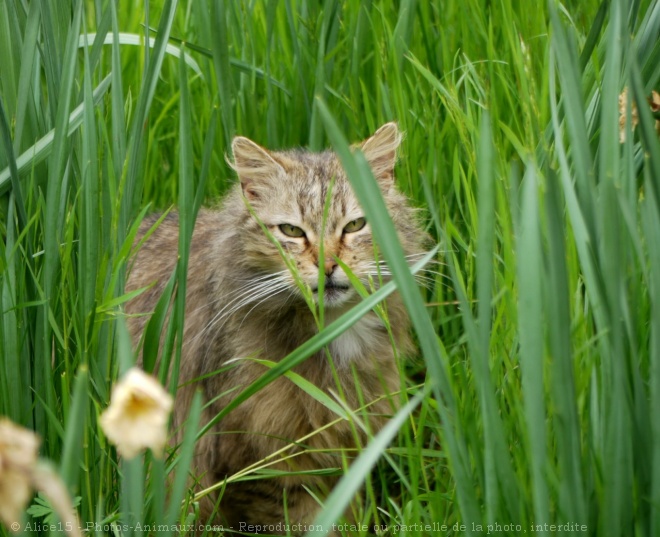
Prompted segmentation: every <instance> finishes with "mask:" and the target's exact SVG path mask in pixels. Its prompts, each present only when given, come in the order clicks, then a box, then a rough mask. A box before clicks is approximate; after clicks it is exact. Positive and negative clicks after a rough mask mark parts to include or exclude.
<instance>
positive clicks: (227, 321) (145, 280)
mask: <svg viewBox="0 0 660 537" xmlns="http://www.w3.org/2000/svg"><path fill="white" fill-rule="evenodd" d="M400 142H401V133H400V132H399V129H398V127H397V125H396V124H395V123H388V124H386V125H384V126H382V127H381V128H380V129H378V131H377V132H376V133H375V134H374V135H373V136H371V137H370V138H369V139H367V140H366V141H364V142H363V143H361V144H360V145H359V147H360V149H361V150H362V151H363V153H364V155H365V157H366V159H367V161H368V162H369V164H370V166H371V168H372V171H373V173H374V176H375V177H376V179H377V181H378V183H379V185H380V188H381V191H382V194H383V196H384V199H385V202H386V204H387V207H388V209H389V212H390V215H391V216H392V219H393V221H394V223H395V225H396V229H397V232H398V235H399V240H400V241H401V243H402V245H403V247H404V250H405V253H406V255H407V256H408V259H410V260H411V261H413V260H416V259H418V258H419V257H420V256H421V255H422V254H423V252H424V242H425V239H424V238H425V234H424V232H423V231H422V229H421V228H420V224H419V221H418V217H417V211H416V210H415V209H414V208H413V207H412V206H411V205H410V203H409V202H408V200H407V198H406V197H405V196H404V195H403V194H401V193H400V192H399V191H398V190H397V188H396V186H395V183H394V181H395V179H394V165H395V162H396V155H397V148H398V146H399V144H400ZM232 150H233V161H232V162H231V166H232V167H233V169H234V170H235V171H236V174H237V175H238V178H239V181H238V183H237V184H236V185H235V186H234V187H233V189H232V190H231V191H230V192H229V194H228V195H227V196H226V197H225V199H224V201H223V202H222V204H221V205H220V207H219V208H217V209H214V210H207V209H203V210H201V211H200V213H199V215H198V218H197V221H196V224H195V229H194V233H193V239H192V243H191V246H190V260H189V265H188V282H187V296H186V317H185V329H184V337H183V351H182V357H181V365H180V376H179V381H180V384H181V385H183V387H182V388H180V389H179V391H178V394H177V403H176V405H175V413H174V426H175V427H178V426H179V425H180V424H181V423H182V422H183V421H184V420H185V419H186V417H187V415H188V412H189V407H190V403H191V399H192V395H193V393H194V390H195V389H201V390H202V392H203V395H204V397H205V399H206V401H210V404H209V405H208V406H207V408H206V409H205V411H204V414H203V422H204V423H206V422H208V421H209V420H210V419H211V418H213V416H215V415H216V414H217V413H218V412H219V410H220V409H222V408H223V407H224V406H225V405H226V404H227V403H228V402H229V401H231V400H232V398H233V397H234V396H235V395H236V394H237V393H240V391H241V390H242V389H243V388H245V387H246V386H248V385H249V384H250V383H251V382H253V381H254V380H255V379H257V378H258V377H260V376H261V375H263V374H264V373H265V372H266V371H267V367H266V366H264V365H262V364H259V363H257V362H256V361H255V360H254V358H262V359H267V360H270V361H274V362H277V361H279V360H281V359H282V358H284V357H285V356H287V355H288V354H289V353H290V352H292V351H293V350H294V349H296V348H297V347H298V346H300V345H301V344H302V343H304V342H305V341H307V340H308V339H310V338H311V337H312V336H314V335H315V334H316V333H317V332H318V330H319V329H318V326H317V323H316V321H315V318H314V315H313V314H312V311H311V309H310V305H309V304H308V302H307V301H306V300H305V296H304V294H305V292H304V291H303V290H301V288H300V282H302V284H303V285H306V286H308V291H307V292H308V293H311V295H312V297H313V301H314V302H315V303H318V289H317V288H318V285H319V284H318V281H319V274H320V271H323V273H324V275H325V291H324V297H323V298H324V300H323V303H324V312H325V318H326V324H327V323H329V322H331V321H332V320H334V319H336V318H337V317H338V316H339V315H341V314H342V313H344V312H346V311H347V310H348V309H350V308H351V307H352V306H354V305H355V304H356V303H358V302H359V301H360V297H359V295H358V293H357V292H356V290H355V289H354V288H353V286H352V285H351V284H350V282H349V279H348V276H347V275H346V273H345V272H344V270H343V269H342V267H341V266H340V264H339V263H338V262H337V259H340V260H341V261H342V262H343V263H344V264H345V265H347V266H348V267H349V268H350V270H351V271H352V272H353V273H354V274H355V275H356V276H357V277H358V278H359V279H360V280H361V281H362V282H363V283H364V284H365V285H366V286H367V287H369V285H370V282H372V283H373V281H374V280H375V281H376V285H377V282H378V281H379V278H382V279H384V280H387V279H388V270H387V267H386V266H385V265H384V264H382V263H381V262H380V261H379V260H378V259H377V257H376V254H375V252H376V249H375V247H374V242H373V238H372V234H371V230H370V226H369V222H367V221H366V219H365V217H364V213H363V211H362V209H361V207H360V204H359V203H358V200H357V198H356V196H355V195H354V193H353V190H352V188H351V186H350V183H349V182H348V179H347V178H346V174H345V172H344V171H343V169H342V167H341V164H340V162H339V159H338V157H337V156H336V155H335V154H334V153H333V152H332V151H324V152H321V153H312V152H308V151H304V150H291V151H268V150H266V149H264V148H262V147H260V146H258V145H257V144H255V143H254V142H252V141H250V140H249V139H247V138H244V137H236V138H235V139H234V140H233V143H232ZM333 179H334V182H333V187H332V190H331V192H330V196H329V199H330V202H329V206H328V207H327V214H326V217H325V221H324V206H325V205H326V198H327V197H328V188H329V185H330V184H331V180H333ZM155 221H156V217H153V218H152V219H147V221H146V222H144V223H143V225H142V233H143V234H144V232H145V231H146V230H147V229H148V228H149V227H150V226H151V225H153V224H154V222H155ZM324 222H325V223H324ZM262 226H265V228H266V229H268V231H269V232H270V234H271V237H268V236H267V234H266V233H264V230H263V228H262ZM274 240H275V241H277V242H278V243H279V245H280V246H281V249H282V250H283V251H284V253H285V255H286V256H287V257H288V258H289V259H290V261H291V263H292V265H295V270H294V271H292V270H290V269H289V268H288V267H287V264H286V263H285V261H284V259H283V257H282V254H281V252H280V250H279V249H278V248H277V246H276V244H275V243H274ZM321 241H323V244H324V248H323V250H324V256H323V259H320V256H319V246H320V243H321ZM177 248H178V218H177V215H176V214H169V215H168V216H167V217H166V218H165V219H164V220H163V222H162V223H161V224H160V225H159V227H158V228H157V229H156V230H155V232H154V233H153V235H151V236H150V237H149V238H148V240H147V241H146V242H145V243H144V245H143V247H142V248H141V249H140V251H139V253H138V255H137V258H136V260H135V262H134V264H133V267H132V270H131V271H130V275H129V278H128V283H127V289H128V290H129V291H130V290H134V289H138V288H141V287H145V286H148V285H150V284H153V285H152V287H150V288H149V289H148V290H146V291H145V292H143V293H142V294H140V295H139V296H138V297H137V298H135V299H134V300H133V301H132V302H131V303H130V304H129V305H128V307H127V311H128V312H129V313H131V314H137V313H148V312H151V311H153V310H154V308H155V306H156V303H157V301H158V299H159V297H160V296H161V294H162V292H163V289H164V287H165V285H166V283H167V281H168V279H169V277H170V275H171V273H172V271H173V270H174V268H175V265H176V261H177ZM292 272H297V274H298V278H299V283H296V278H295V277H294V275H293V274H292ZM154 282H155V283H154ZM386 311H387V318H388V319H389V325H390V327H391V333H388V330H387V329H386V327H385V325H384V323H383V321H382V320H381V318H379V317H378V315H377V314H376V313H374V312H371V313H369V314H367V315H366V316H364V317H363V318H362V319H361V320H360V321H358V322H357V323H356V325H355V326H353V327H352V328H350V329H349V330H347V331H346V332H344V333H343V334H342V335H341V336H339V337H338V338H337V339H336V340H334V341H333V342H332V343H330V344H329V346H328V348H327V349H325V350H324V351H321V352H318V353H316V354H315V355H313V356H310V357H309V358H308V359H307V360H306V361H304V362H303V363H302V364H300V365H299V366H297V367H296V368H295V369H294V372H295V373H297V374H298V375H300V376H302V377H303V378H304V379H306V380H307V381H309V382H311V383H312V384H314V385H315V386H316V387H318V388H319V389H321V390H323V391H324V392H326V393H327V394H329V395H330V396H331V397H333V398H334V397H335V394H337V393H341V398H342V401H344V403H343V404H345V405H346V407H348V408H349V409H352V410H357V409H359V408H361V407H363V406H366V405H368V406H367V413H368V418H367V420H366V421H367V422H368V423H367V426H368V428H369V430H371V431H372V432H374V433H375V432H376V431H378V429H379V428H381V427H382V425H383V424H384V422H385V421H386V419H387V416H388V415H391V414H392V412H393V410H394V408H395V400H396V396H395V395H394V396H392V394H395V393H396V392H397V391H398V390H399V389H400V374H399V371H398V367H397V364H396V359H395V358H396V354H401V355H405V354H406V353H409V352H410V351H411V341H410V338H409V322H408V316H407V314H406V311H405V309H404V307H403V304H402V302H401V300H400V298H399V296H398V295H397V294H393V295H390V297H389V298H388V299H387V300H386ZM146 320H147V316H144V315H132V316H130V319H129V325H130V329H131V332H132V335H133V338H134V341H136V342H137V341H139V338H140V335H141V333H142V331H143V329H144V326H145V323H146ZM395 349H397V350H396V351H395ZM326 351H327V352H326ZM227 364H230V365H231V367H228V368H227V369H226V370H224V369H223V371H221V372H220V373H217V374H212V375H209V373H212V372H216V371H218V370H219V369H221V368H222V367H223V366H226V365H227ZM199 378H201V379H202V380H199V381H198V382H195V383H191V382H190V381H192V380H194V379H199ZM186 383H188V384H186ZM357 415H358V416H360V419H364V413H363V412H358V413H357ZM337 418H338V417H337V415H336V414H335V413H333V412H332V411H331V410H329V409H328V408H327V407H326V406H324V405H322V404H321V403H319V402H318V401H317V400H316V399H314V398H312V397H311V396H310V395H308V394H307V393H306V392H305V391H304V390H302V389H300V388H299V387H298V386H297V385H296V384H294V383H293V382H292V381H291V380H290V379H288V378H285V377H280V378H279V379H277V380H276V381H274V382H272V383H271V384H269V385H267V386H266V387H265V388H264V389H262V390H261V391H259V392H258V393H257V394H256V395H254V396H252V397H251V398H250V399H248V400H247V401H245V402H244V403H242V404H241V405H240V406H238V407H237V408H236V409H234V410H233V411H231V412H230V413H229V414H228V415H227V416H226V417H225V418H224V419H222V420H221V421H220V423H219V424H218V425H217V426H216V427H215V428H214V429H213V431H212V432H210V433H209V434H206V435H205V436H204V437H203V438H202V439H200V441H199V442H198V444H197V447H196V452H195V456H194V469H193V471H194V472H195V474H196V475H199V476H201V477H200V480H201V482H200V484H201V486H203V487H209V486H211V485H213V484H215V483H218V482H221V481H222V480H224V479H225V478H226V477H228V476H232V475H233V474H235V473H236V472H238V471H240V470H242V469H244V468H246V467H247V466H249V465H251V464H254V463H256V462H258V461H261V460H262V459H264V458H266V457H268V456H269V455H271V454H272V453H274V452H276V451H277V450H280V449H281V448H283V447H285V446H287V445H289V444H291V443H295V444H293V445H292V448H291V449H290V450H289V451H287V452H286V455H287V456H289V458H287V459H286V460H281V461H280V462H277V463H276V464H274V465H271V466H269V468H271V469H277V470H282V471H285V472H288V474H287V475H285V476H279V477H272V478H268V479H252V480H246V481H238V482H234V483H231V484H229V485H227V487H226V489H225V490H224V493H223V495H222V499H221V500H220V504H219V505H220V520H221V521H222V522H223V523H224V524H225V526H226V527H232V528H233V529H235V530H240V529H243V530H245V529H246V527H247V526H248V525H250V526H258V527H261V528H268V527H269V526H270V530H269V532H272V533H277V528H276V527H275V525H277V524H281V523H283V522H284V520H285V507H286V518H287V520H288V521H289V523H290V524H305V523H310V522H312V521H313V519H314V516H315V514H316V513H317V511H318V509H319V505H318V502H317V500H315V499H314V497H313V496H312V495H311V494H310V492H309V491H310V490H311V491H314V492H315V494H316V492H320V493H321V497H322V496H323V494H324V493H327V492H328V490H329V489H330V488H331V487H332V486H333V485H334V484H335V482H336V480H337V479H338V478H337V476H336V475H327V473H326V474H323V473H318V474H317V475H309V472H311V471H317V470H324V469H333V468H335V469H340V468H341V467H342V455H341V450H351V449H353V451H354V450H355V448H358V447H359V446H360V444H363V443H364V442H365V439H366V438H365V433H364V432H363V430H362V429H361V428H360V427H355V426H352V425H351V424H350V423H349V422H348V421H347V420H337ZM333 421H337V423H336V424H334V425H332V426H330V427H327V425H328V424H330V423H331V422H333ZM296 442H297V443H296ZM291 455H294V456H291ZM305 472H307V475H306V474H305ZM213 501H214V499H213V498H210V499H209V498H206V500H205V501H204V502H203V503H202V510H203V514H204V515H205V516H208V515H209V514H210V513H211V511H212V508H213ZM284 502H286V506H285V503H284ZM274 527H275V530H276V531H272V530H273V528H274Z"/></svg>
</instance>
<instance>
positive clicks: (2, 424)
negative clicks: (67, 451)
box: [0, 418, 39, 531]
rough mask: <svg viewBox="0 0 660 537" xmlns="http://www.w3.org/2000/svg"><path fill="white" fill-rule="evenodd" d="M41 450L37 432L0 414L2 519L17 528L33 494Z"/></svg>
mask: <svg viewBox="0 0 660 537" xmlns="http://www.w3.org/2000/svg"><path fill="white" fill-rule="evenodd" d="M38 450H39V438H38V437H37V435H36V434H34V433H33V432H32V431H29V430H27V429H24V428H23V427H19V426H18V425H15V424H14V423H12V422H11V421H9V420H8V419H6V418H0V521H2V522H4V523H5V524H6V525H7V526H8V527H9V528H11V529H12V530H14V531H17V530H18V529H20V526H19V521H20V519H21V514H22V513H23V510H24V509H25V506H26V505H27V502H28V500H29V499H30V496H31V495H32V472H33V469H34V467H35V465H36V463H37V452H38Z"/></svg>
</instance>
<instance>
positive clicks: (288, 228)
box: [280, 224, 305, 237]
mask: <svg viewBox="0 0 660 537" xmlns="http://www.w3.org/2000/svg"><path fill="white" fill-rule="evenodd" d="M280 231H281V232H282V233H284V234H285V235H286V236H287V237H304V236H305V232H304V231H303V230H302V229H300V228H299V227H298V226H294V225H291V224H280Z"/></svg>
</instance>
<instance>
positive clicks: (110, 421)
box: [100, 368, 172, 459]
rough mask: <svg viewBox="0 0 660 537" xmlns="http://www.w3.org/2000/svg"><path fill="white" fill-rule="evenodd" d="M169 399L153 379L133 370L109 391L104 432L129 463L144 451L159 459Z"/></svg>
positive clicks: (169, 404) (102, 420) (164, 440)
mask: <svg viewBox="0 0 660 537" xmlns="http://www.w3.org/2000/svg"><path fill="white" fill-rule="evenodd" d="M171 410H172V397H171V396H170V394H168V393H167V392H166V391H165V390H164V389H163V387H162V386H161V385H160V384H159V383H158V382H157V381H156V379H154V378H153V377H151V376H149V375H147V374H146V373H145V372H144V371H142V370H140V369H137V368H133V369H131V370H129V371H128V372H127V373H126V375H124V377H123V378H122V379H121V381H120V382H119V383H117V384H116V385H115V386H114V387H113V389H112V397H111V400H110V406H109V407H108V408H107V409H106V411H105V412H104V413H103V414H102V415H101V417H100V423H101V427H102V429H103V432H104V433H105V435H106V436H107V437H108V439H109V440H110V442H112V443H113V444H115V445H116V446H117V451H119V453H120V454H121V455H122V456H124V457H126V458H128V459H130V458H133V457H135V456H136V455H137V454H138V453H139V452H140V451H142V450H143V449H145V448H150V449H151V450H152V451H153V452H154V454H155V455H156V456H159V457H160V456H162V453H163V449H164V447H165V442H166V441H167V421H168V419H169V415H170V412H171Z"/></svg>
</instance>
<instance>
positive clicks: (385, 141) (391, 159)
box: [360, 122, 403, 191]
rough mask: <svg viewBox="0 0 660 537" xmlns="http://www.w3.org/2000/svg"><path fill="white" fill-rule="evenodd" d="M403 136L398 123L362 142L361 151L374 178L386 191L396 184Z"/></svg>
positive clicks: (384, 127)
mask: <svg viewBox="0 0 660 537" xmlns="http://www.w3.org/2000/svg"><path fill="white" fill-rule="evenodd" d="M402 138H403V136H402V135H401V132H400V131H399V127H398V126H397V124H396V123H394V122H391V123H386V124H385V125H383V126H382V127H381V128H380V129H378V130H377V131H376V132H375V133H374V135H373V136H372V137H371V138H369V139H367V140H365V141H364V142H362V144H361V146H360V149H362V152H363V153H364V156H365V157H366V158H367V161H368V162H369V164H370V165H371V170H372V171H373V173H374V177H376V179H377V180H378V182H379V183H380V185H381V187H382V188H383V189H384V190H386V191H387V190H389V189H390V187H391V186H392V185H393V184H394V165H395V164H396V150H397V148H398V147H399V144H400V143H401V139H402Z"/></svg>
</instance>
